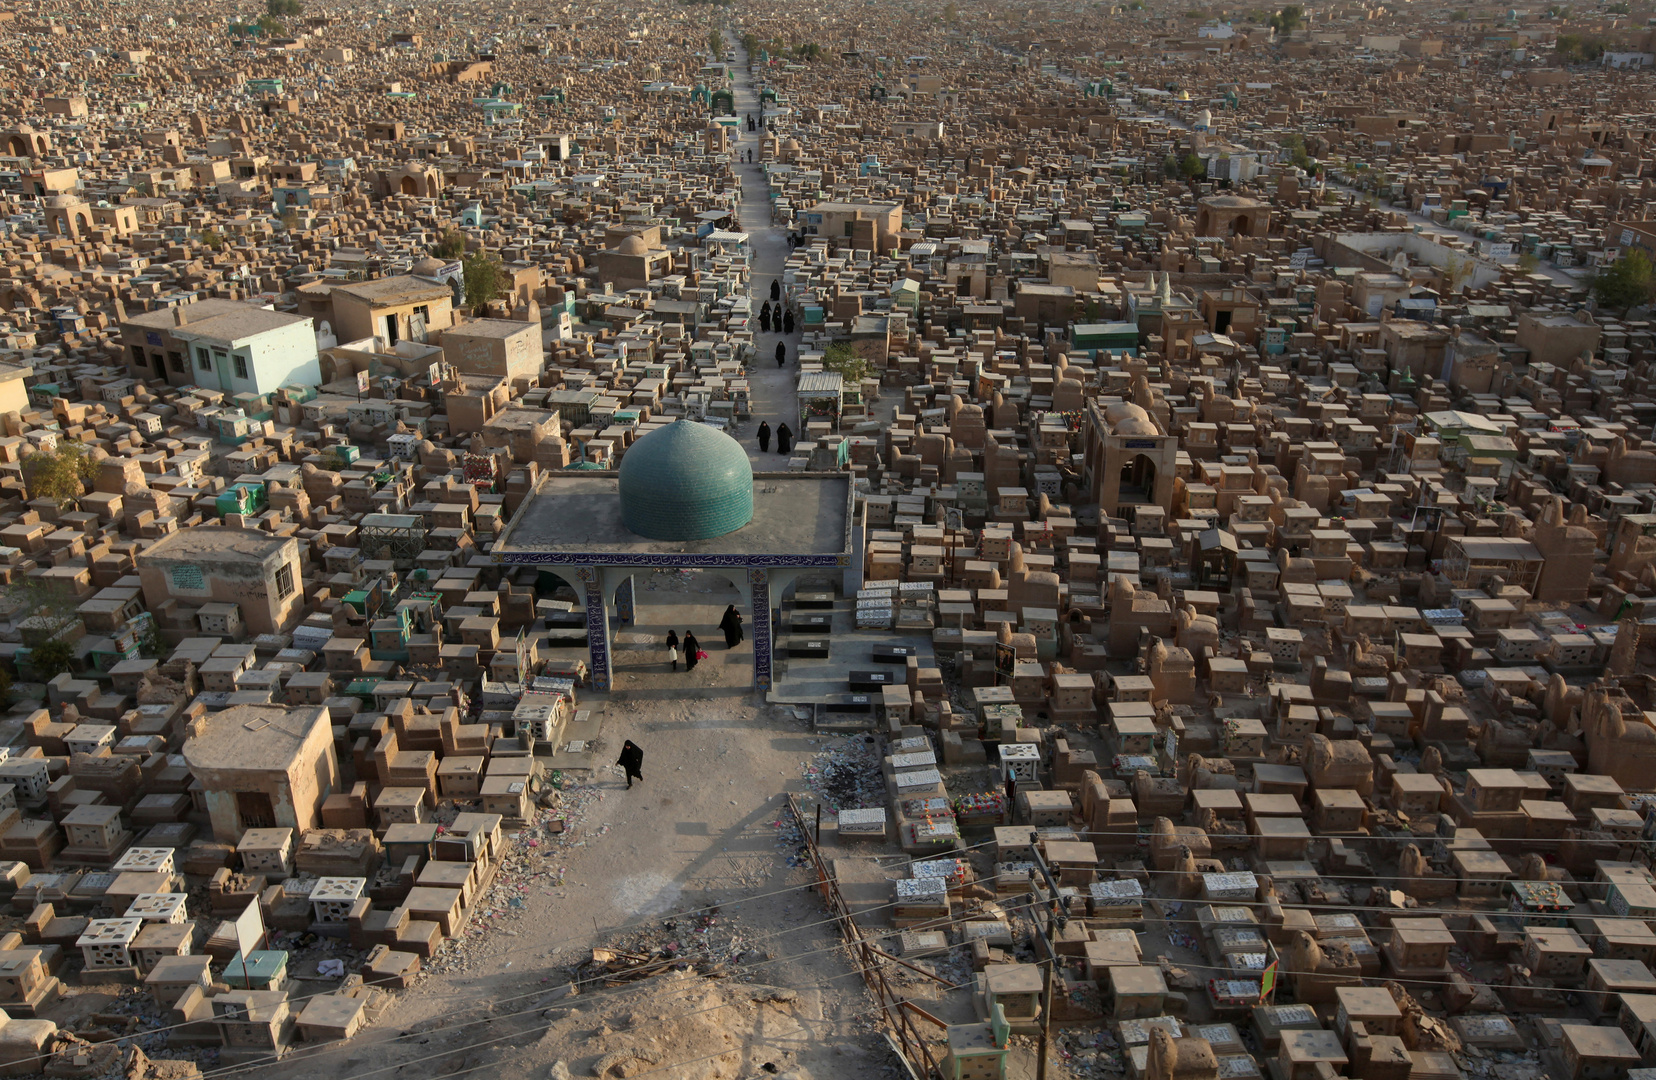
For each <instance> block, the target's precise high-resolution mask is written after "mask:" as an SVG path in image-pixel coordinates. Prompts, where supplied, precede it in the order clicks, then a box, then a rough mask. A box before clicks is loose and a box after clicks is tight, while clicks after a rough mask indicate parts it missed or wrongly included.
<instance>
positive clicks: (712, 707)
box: [261, 74, 898, 1080]
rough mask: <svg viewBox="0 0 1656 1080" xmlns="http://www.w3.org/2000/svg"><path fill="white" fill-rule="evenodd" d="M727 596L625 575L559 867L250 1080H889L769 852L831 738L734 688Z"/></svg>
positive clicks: (774, 337) (841, 966)
mask: <svg viewBox="0 0 1656 1080" xmlns="http://www.w3.org/2000/svg"><path fill="white" fill-rule="evenodd" d="M735 92H736V112H737V114H738V115H742V116H745V115H746V114H748V113H750V112H751V113H753V114H754V115H755V116H757V114H758V111H759V109H758V106H759V101H758V95H757V93H756V92H755V90H754V89H753V86H752V81H751V79H750V78H748V77H747V76H746V75H745V74H744V75H743V76H740V77H739V78H738V80H737V84H736V88H735ZM757 145H758V133H756V132H755V133H749V132H748V131H747V130H746V128H745V125H744V128H743V130H742V131H741V136H740V143H739V149H740V150H743V151H745V150H746V149H747V148H749V147H753V148H755V151H757ZM744 156H745V155H744ZM755 156H757V152H756V154H755ZM738 171H739V174H740V175H741V176H742V179H743V190H742V204H741V214H740V217H741V224H742V227H743V228H744V229H746V230H747V231H748V232H750V234H751V235H752V238H753V240H752V243H753V251H754V262H753V295H754V302H755V304H756V305H758V304H760V303H762V302H763V301H764V300H765V299H767V298H768V297H769V289H770V282H771V281H772V280H773V279H775V278H777V277H779V276H780V273H781V269H782V264H783V262H784V261H785V260H786V257H787V251H788V248H787V243H786V241H785V239H784V237H783V233H782V230H780V229H778V228H775V227H774V226H771V225H770V205H769V199H768V195H767V185H766V183H765V181H764V177H763V173H762V171H761V168H760V166H759V165H758V164H757V163H755V164H751V165H750V164H746V163H743V164H741V165H740V166H739V167H738ZM779 340H783V336H782V335H780V334H775V333H761V334H758V335H757V344H758V362H756V363H755V364H754V365H753V367H752V370H751V372H750V386H751V393H752V401H753V418H752V419H751V420H749V421H747V422H745V423H743V424H740V425H738V426H737V428H736V429H735V430H734V431H733V434H735V435H736V436H737V437H738V438H739V439H741V441H742V442H743V445H744V446H745V447H746V448H747V450H748V452H749V455H750V457H751V459H752V460H753V463H754V466H755V468H758V469H765V468H769V469H779V468H783V467H785V459H784V458H783V457H782V456H781V455H779V454H778V453H777V452H776V444H775V442H774V441H773V442H772V444H771V451H770V452H769V453H768V454H764V453H761V452H760V451H759V448H758V444H757V440H756V439H755V437H754V432H755V431H756V430H757V427H758V424H759V422H760V420H768V421H769V422H770V424H771V426H772V428H773V429H774V428H776V427H777V426H778V424H779V423H780V422H783V421H787V422H788V423H789V426H790V427H794V428H797V427H798V424H797V422H796V419H795V412H796V404H795V402H796V399H795V397H794V386H795V380H796V377H797V370H798V369H797V366H796V364H795V362H794V357H795V355H796V354H797V350H798V344H799V335H798V334H795V335H792V336H790V337H788V338H787V339H786V340H787V343H788V351H789V361H790V362H789V364H788V366H787V367H784V368H778V367H776V365H775V362H774V360H773V359H772V357H773V354H774V352H775V348H776V343H777V341H779ZM729 603H737V604H738V605H739V606H740V600H739V597H738V595H737V594H736V592H735V590H734V588H733V587H731V586H730V585H729V583H728V582H727V581H725V579H723V578H722V577H720V576H718V575H715V574H693V575H686V574H676V573H664V574H656V575H650V576H643V575H641V576H640V578H639V592H638V594H637V604H638V613H637V614H638V623H637V624H635V625H633V626H630V627H627V628H625V629H623V630H621V631H619V632H618V633H617V634H616V638H615V642H614V645H615V656H614V674H615V679H614V690H613V692H612V693H610V694H608V695H603V696H601V697H596V698H585V699H583V701H582V707H586V708H594V709H597V708H601V709H602V711H603V733H602V736H601V746H600V748H599V756H598V758H597V760H598V761H599V762H601V763H605V764H603V765H602V767H600V768H598V769H596V770H594V773H593V775H592V776H591V777H590V783H591V785H592V786H591V787H590V788H589V787H585V786H577V787H573V788H572V798H575V797H576V795H575V793H577V792H578V793H579V794H578V801H579V802H580V803H581V804H582V805H584V806H585V810H584V813H582V815H581V820H580V822H579V824H578V826H577V827H576V829H575V830H573V831H574V832H575V833H577V834H578V835H581V836H584V837H585V838H586V839H585V840H583V841H581V842H580V843H579V845H578V846H575V847H573V848H570V849H565V850H564V851H563V853H562V854H561V856H560V863H559V871H560V872H559V873H558V874H556V875H552V876H549V877H548V878H544V879H542V880H541V881H539V882H537V883H536V885H535V886H534V887H532V888H528V889H526V890H525V891H524V892H523V894H522V903H523V908H522V909H521V911H520V912H517V913H515V917H512V918H509V919H507V920H503V921H502V922H500V923H499V924H497V925H494V926H491V927H490V929H488V930H485V931H484V932H481V933H477V934H473V935H469V936H468V937H466V938H464V939H462V940H461V941H460V942H458V943H455V944H451V945H449V946H446V947H445V951H444V953H441V954H439V957H438V959H437V962H436V964H435V965H434V967H435V968H436V969H437V970H439V971H443V972H444V973H441V974H432V975H428V976H426V977H425V978H423V979H422V981H421V982H420V983H419V984H418V985H417V986H416V987H414V988H413V989H412V990H409V991H407V992H404V993H402V994H399V995H398V996H397V997H396V998H395V1000H394V1001H393V1002H392V1003H391V1005H390V1007H389V1008H388V1009H387V1010H386V1012H385V1015H384V1017H383V1018H382V1020H381V1021H380V1022H379V1023H377V1024H376V1025H374V1026H373V1027H372V1028H370V1029H368V1030H366V1031H365V1032H363V1033H362V1034H360V1035H359V1036H358V1037H357V1038H355V1039H353V1040H351V1041H350V1042H348V1043H345V1044H340V1045H337V1046H335V1047H324V1048H318V1049H308V1048H306V1049H304V1050H302V1051H301V1052H300V1053H298V1054H296V1055H294V1056H292V1057H290V1059H289V1060H287V1061H285V1062H283V1063H282V1064H280V1065H277V1066H271V1067H268V1068H266V1069H264V1070H261V1071H262V1072H263V1073H265V1074H268V1075H277V1074H280V1075H284V1076H286V1075H292V1076H321V1075H327V1074H329V1073H337V1072H348V1073H349V1074H350V1075H351V1076H352V1077H353V1078H363V1080H366V1078H369V1077H375V1076H382V1077H407V1076H425V1077H449V1076H458V1075H466V1074H468V1073H469V1074H475V1075H487V1074H488V1073H489V1072H491V1071H505V1072H506V1073H508V1074H509V1075H520V1076H533V1077H541V1076H547V1075H551V1076H558V1075H561V1073H560V1072H559V1071H558V1070H557V1066H558V1065H559V1064H560V1063H566V1064H567V1066H568V1068H569V1070H570V1073H571V1074H572V1075H575V1076H588V1075H594V1069H595V1068H599V1069H602V1068H605V1067H607V1066H608V1065H609V1064H611V1063H615V1064H616V1065H617V1073H618V1074H622V1075H643V1074H645V1073H656V1074H658V1075H661V1076H672V1077H675V1078H684V1080H702V1078H709V1080H711V1078H722V1077H747V1076H764V1075H782V1076H791V1077H795V1078H796V1080H812V1078H816V1080H821V1078H829V1077H849V1076H859V1077H861V1076H868V1077H878V1076H885V1075H893V1076H895V1075H898V1069H897V1066H896V1065H895V1062H894V1059H893V1058H892V1057H891V1056H890V1054H889V1053H888V1052H887V1050H886V1048H885V1043H884V1040H883V1038H881V1037H880V1035H879V1034H878V1033H877V1031H876V1030H875V1028H874V1026H873V1024H872V1022H871V1015H872V1010H873V1008H874V1005H873V1000H872V998H871V997H870V996H869V995H868V994H867V993H866V991H865V990H864V987H863V982H862V979H861V977H860V975H858V974H857V972H856V971H855V969H854V968H853V967H851V966H850V965H849V963H848V962H847V954H846V953H845V951H844V950H843V949H841V948H839V947H838V945H839V942H840V938H839V935H838V932H837V931H836V930H835V929H834V927H833V926H832V924H830V923H828V922H827V915H826V909H825V908H824V906H823V904H822V902H821V901H820V899H819V898H818V897H817V895H816V893H815V892H814V891H813V890H810V889H801V888H798V887H799V886H804V885H808V884H809V882H810V876H809V871H808V870H806V869H804V868H802V867H799V866H796V865H790V860H789V858H788V854H789V852H788V851H786V850H782V849H780V848H779V845H778V839H777V837H778V833H777V828H776V822H777V821H778V820H779V818H781V817H783V816H785V815H786V814H787V810H786V805H785V799H786V796H785V794H784V793H785V792H788V791H801V790H803V789H804V788H805V784H804V781H803V780H802V778H801V772H802V765H803V764H804V763H805V762H807V761H808V760H810V759H811V758H813V757H814V756H815V755H816V754H818V753H819V752H821V751H822V750H823V749H824V748H825V747H826V746H828V745H829V744H830V743H831V742H832V741H833V740H832V739H830V738H824V737H819V736H816V735H815V734H813V733H812V732H811V731H810V730H809V725H808V724H807V723H805V722H803V721H801V720H800V719H799V718H797V717H796V715H795V713H794V711H793V710H792V709H791V708H786V707H781V708H778V707H771V706H765V705H763V704H762V703H760V701H759V698H758V697H757V696H756V695H754V694H753V693H752V691H751V689H750V681H751V678H752V650H751V647H750V646H749V645H748V644H747V643H745V642H744V643H742V644H740V645H738V646H737V647H736V648H735V649H734V650H726V648H725V646H724V641H723V638H722V636H721V635H720V633H719V631H718V630H717V624H718V621H719V618H720V616H721V615H722V613H723V611H724V607H725V605H726V604H729ZM669 628H672V629H676V630H678V631H679V633H680V634H682V633H683V632H684V630H685V629H686V628H690V629H693V630H694V631H695V633H696V636H697V637H698V639H699V640H700V642H701V645H702V647H703V648H704V649H705V650H706V651H707V652H708V654H709V658H708V659H707V660H704V661H702V662H701V663H700V665H699V666H698V667H697V669H696V670H695V671H693V672H685V671H683V670H682V669H681V670H679V671H677V672H674V671H671V670H669V668H668V664H667V661H666V654H665V651H664V649H663V647H662V639H663V638H664V637H665V635H666V632H667V630H668V629H669ZM626 739H632V740H633V741H634V742H636V743H638V744H639V745H640V746H641V747H642V748H643V750H644V766H643V772H644V777H645V779H644V783H643V784H642V785H639V786H635V787H634V788H633V789H632V790H630V791H629V790H627V788H626V785H625V783H624V780H623V778H622V776H621V774H620V773H619V771H618V770H616V769H615V768H614V767H613V765H610V764H608V763H611V762H613V761H614V759H615V755H616V753H617V752H618V749H619V747H620V745H621V743H622V741H623V740H626ZM571 780H572V781H574V783H575V784H576V785H582V784H583V783H584V782H585V781H583V778H580V777H572V778H571ZM795 861H797V860H795ZM498 902H500V901H499V899H498V897H497V903H498ZM485 906H487V905H485ZM713 906H717V912H716V913H714V914H712V915H711V919H710V920H709V913H707V912H706V911H705V909H708V908H710V907H713ZM686 912H694V913H695V914H693V915H690V916H686V915H684V913H686ZM697 935H699V936H700V940H701V942H702V944H703V946H704V948H703V950H702V954H703V955H704V956H707V955H710V956H712V957H713V958H714V959H715V960H716V961H717V964H718V966H719V967H720V968H721V971H720V974H728V975H729V976H731V977H728V978H704V977H702V976H701V975H700V974H698V973H697V970H696V969H691V970H688V971H675V972H671V973H669V974H667V975H662V976H657V977H655V978H652V979H648V980H644V981H642V982H638V983H631V984H624V985H621V986H616V987H605V988H595V989H590V990H588V991H587V992H586V993H583V994H580V995H578V996H573V997H566V996H564V994H565V988H566V984H567V983H568V982H569V980H570V976H571V972H572V969H573V967H574V965H578V964H580V963H581V962H583V961H585V960H586V959H587V958H588V957H589V956H590V950H591V949H592V947H593V946H594V944H598V943H611V944H613V943H617V942H618V943H619V944H620V945H621V946H622V947H626V946H629V945H631V946H637V947H640V948H643V947H645V946H648V945H656V946H660V945H662V944H663V943H667V944H670V945H673V946H675V947H679V946H682V945H683V943H684V941H685V939H687V938H695V937H696V936H697ZM640 943H642V944H640ZM703 966H704V967H705V966H706V965H705V964H704V965H703Z"/></svg>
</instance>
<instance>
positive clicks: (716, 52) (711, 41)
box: [707, 30, 725, 60]
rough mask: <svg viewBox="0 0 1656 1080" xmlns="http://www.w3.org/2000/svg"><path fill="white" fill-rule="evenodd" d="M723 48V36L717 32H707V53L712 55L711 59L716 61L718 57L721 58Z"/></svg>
mask: <svg viewBox="0 0 1656 1080" xmlns="http://www.w3.org/2000/svg"><path fill="white" fill-rule="evenodd" d="M724 48H725V39H724V35H723V34H721V33H719V32H718V31H717V30H709V31H708V32H707V51H708V52H709V53H711V54H712V55H713V59H715V60H717V59H718V58H719V57H721V56H723V55H724Z"/></svg>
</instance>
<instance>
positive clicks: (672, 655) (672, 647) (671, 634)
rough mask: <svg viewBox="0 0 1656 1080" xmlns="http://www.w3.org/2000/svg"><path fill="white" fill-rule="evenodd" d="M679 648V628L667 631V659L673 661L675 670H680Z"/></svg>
mask: <svg viewBox="0 0 1656 1080" xmlns="http://www.w3.org/2000/svg"><path fill="white" fill-rule="evenodd" d="M678 649H679V640H678V631H677V630H669V631H667V659H668V660H669V661H671V663H672V665H673V670H674V671H677V670H678Z"/></svg>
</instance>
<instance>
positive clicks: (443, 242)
mask: <svg viewBox="0 0 1656 1080" xmlns="http://www.w3.org/2000/svg"><path fill="white" fill-rule="evenodd" d="M465 253H466V234H465V233H463V232H461V231H460V230H459V229H452V228H451V229H448V230H446V231H445V232H444V233H443V235H442V238H441V239H439V240H438V241H437V242H436V243H435V244H433V245H431V254H432V257H433V258H438V259H447V260H449V261H451V262H452V261H453V260H455V259H458V258H459V257H460V256H462V255H464V254H465Z"/></svg>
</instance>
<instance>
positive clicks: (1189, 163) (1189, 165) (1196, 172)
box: [1179, 154, 1207, 180]
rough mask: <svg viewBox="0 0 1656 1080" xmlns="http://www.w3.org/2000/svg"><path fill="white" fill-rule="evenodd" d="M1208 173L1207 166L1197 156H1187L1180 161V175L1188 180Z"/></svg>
mask: <svg viewBox="0 0 1656 1080" xmlns="http://www.w3.org/2000/svg"><path fill="white" fill-rule="evenodd" d="M1206 173H1207V165H1205V164H1204V163H1203V162H1202V159H1201V158H1199V157H1197V156H1196V155H1195V154H1186V155H1185V156H1184V157H1182V158H1180V159H1179V175H1180V176H1182V177H1184V178H1185V179H1186V180H1194V179H1196V178H1197V177H1198V176H1203V175H1205V174H1206Z"/></svg>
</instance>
